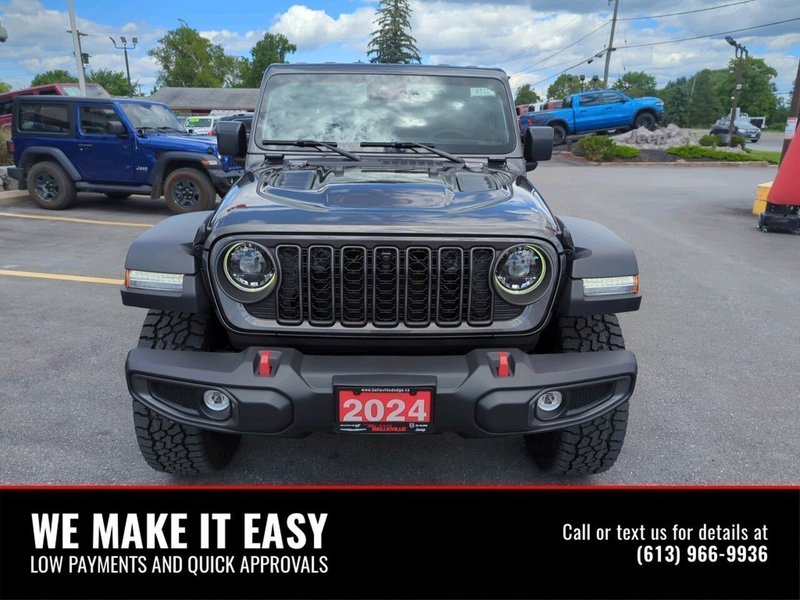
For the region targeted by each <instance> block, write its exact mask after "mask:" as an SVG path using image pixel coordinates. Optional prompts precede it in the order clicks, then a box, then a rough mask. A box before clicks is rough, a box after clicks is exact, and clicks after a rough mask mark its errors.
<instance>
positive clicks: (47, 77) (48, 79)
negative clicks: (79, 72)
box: [31, 69, 78, 87]
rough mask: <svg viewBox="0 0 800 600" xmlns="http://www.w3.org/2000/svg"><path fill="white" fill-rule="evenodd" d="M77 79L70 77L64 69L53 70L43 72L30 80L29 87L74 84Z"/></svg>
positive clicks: (73, 76)
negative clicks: (49, 84)
mask: <svg viewBox="0 0 800 600" xmlns="http://www.w3.org/2000/svg"><path fill="white" fill-rule="evenodd" d="M76 81H78V78H77V77H76V76H75V75H71V74H70V73H69V72H68V71H65V70H64V69H54V70H52V71H45V72H44V73H39V74H38V75H36V76H35V77H34V78H33V79H32V80H31V87H33V86H36V85H47V84H48V83H75V82H76Z"/></svg>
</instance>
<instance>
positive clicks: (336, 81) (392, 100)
mask: <svg viewBox="0 0 800 600" xmlns="http://www.w3.org/2000/svg"><path fill="white" fill-rule="evenodd" d="M513 117H514V110H513V106H512V104H511V101H510V99H509V97H508V94H507V92H506V86H505V85H504V83H503V82H501V81H499V80H497V79H492V78H477V77H447V76H430V75H397V74H395V75H383V74H376V73H326V74H321V73H313V74H312V73H309V74H306V73H291V74H289V73H287V74H279V75H274V76H272V77H270V78H269V80H268V82H267V87H266V89H265V91H264V101H263V103H262V105H261V108H260V112H259V114H258V121H257V125H256V129H255V131H256V132H257V138H256V142H257V143H258V144H259V145H260V146H262V147H264V148H269V149H276V148H278V146H272V145H270V144H269V141H270V140H276V141H277V140H283V141H293V140H301V139H307V140H317V141H325V142H335V143H336V144H337V145H338V147H340V148H343V149H348V150H351V151H358V152H387V149H386V148H379V147H368V148H362V147H361V143H362V142H420V143H423V144H430V145H433V146H435V147H436V148H439V149H441V150H445V151H448V152H457V153H462V154H505V153H508V152H511V151H512V150H514V148H515V147H516V143H517V137H518V133H517V131H516V129H515V124H514V122H513V120H512V119H513ZM279 148H280V149H281V151H284V152H285V151H286V150H287V149H289V150H291V147H288V148H287V147H286V146H280V147H279ZM392 151H394V152H397V151H398V150H396V149H393V150H392Z"/></svg>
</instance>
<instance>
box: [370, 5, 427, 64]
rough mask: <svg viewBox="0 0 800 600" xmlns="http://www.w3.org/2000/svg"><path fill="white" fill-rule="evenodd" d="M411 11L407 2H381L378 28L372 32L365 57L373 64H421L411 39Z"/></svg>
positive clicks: (377, 20)
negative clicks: (368, 57)
mask: <svg viewBox="0 0 800 600" xmlns="http://www.w3.org/2000/svg"><path fill="white" fill-rule="evenodd" d="M410 14H411V9H410V8H409V7H408V0H381V7H380V8H379V9H378V17H377V19H376V20H375V23H376V24H377V26H378V28H377V29H376V30H375V31H373V32H372V40H371V41H370V43H369V50H368V51H367V55H368V56H369V55H374V56H372V57H371V58H370V59H369V60H370V62H373V63H401V64H410V63H418V62H421V59H420V57H419V50H418V49H417V47H416V45H415V44H416V41H417V40H415V39H414V38H413V37H411V33H410V31H411V21H410V20H409V15H410Z"/></svg>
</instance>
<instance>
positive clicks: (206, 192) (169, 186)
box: [164, 167, 217, 215]
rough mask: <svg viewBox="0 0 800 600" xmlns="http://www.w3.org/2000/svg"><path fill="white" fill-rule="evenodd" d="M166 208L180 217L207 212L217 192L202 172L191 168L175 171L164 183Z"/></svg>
mask: <svg viewBox="0 0 800 600" xmlns="http://www.w3.org/2000/svg"><path fill="white" fill-rule="evenodd" d="M164 200H165V201H166V203H167V208H169V209H170V211H172V212H173V213H174V214H176V215H180V214H184V213H188V212H194V211H196V210H209V209H211V208H213V207H214V203H215V202H216V201H217V191H216V190H215V189H214V185H213V184H212V183H211V180H210V179H209V178H208V175H206V174H205V173H204V172H203V171H200V170H199V169H195V168H193V167H184V168H182V169H175V170H174V171H172V172H171V173H170V174H169V175H167V179H166V181H164Z"/></svg>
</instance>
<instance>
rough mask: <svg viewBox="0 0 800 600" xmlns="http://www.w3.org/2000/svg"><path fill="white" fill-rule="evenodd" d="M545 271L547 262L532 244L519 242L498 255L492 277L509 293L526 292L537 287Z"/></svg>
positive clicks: (542, 279)
mask: <svg viewBox="0 0 800 600" xmlns="http://www.w3.org/2000/svg"><path fill="white" fill-rule="evenodd" d="M546 272H547V262H545V259H544V256H543V255H542V253H541V252H540V251H539V250H538V249H537V248H535V247H534V246H529V245H528V244H520V245H519V246H513V247H511V248H509V249H508V250H506V251H505V252H503V254H501V255H500V260H498V261H497V267H496V269H495V273H494V279H495V281H496V282H497V285H499V286H500V287H501V288H502V289H503V290H505V291H506V292H508V293H509V294H527V293H528V292H530V291H533V290H535V289H536V288H537V287H539V284H541V283H542V281H544V275H545V273H546Z"/></svg>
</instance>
